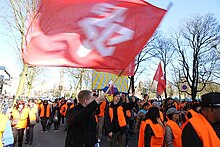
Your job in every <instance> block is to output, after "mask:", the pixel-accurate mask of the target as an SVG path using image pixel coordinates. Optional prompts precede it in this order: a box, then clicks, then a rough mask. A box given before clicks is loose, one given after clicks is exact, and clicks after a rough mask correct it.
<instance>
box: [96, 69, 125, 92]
mask: <svg viewBox="0 0 220 147" xmlns="http://www.w3.org/2000/svg"><path fill="white" fill-rule="evenodd" d="M116 78H117V75H115V74H110V73H105V72H97V71H94V70H93V73H92V89H99V90H103V89H104V88H105V87H106V85H108V83H109V81H111V80H112V81H115V79H116ZM114 84H115V86H116V87H117V89H118V91H119V92H127V91H128V77H127V76H121V77H119V79H118V80H117V81H116V82H115V83H114Z"/></svg>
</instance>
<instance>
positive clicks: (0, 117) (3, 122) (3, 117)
mask: <svg viewBox="0 0 220 147" xmlns="http://www.w3.org/2000/svg"><path fill="white" fill-rule="evenodd" d="M0 120H1V123H0V147H3V144H2V135H3V133H4V131H5V129H6V125H7V121H8V117H7V116H6V115H3V114H0Z"/></svg>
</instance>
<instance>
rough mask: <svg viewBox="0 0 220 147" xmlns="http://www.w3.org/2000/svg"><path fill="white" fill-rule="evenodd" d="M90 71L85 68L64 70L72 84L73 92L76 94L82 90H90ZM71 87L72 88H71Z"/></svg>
mask: <svg viewBox="0 0 220 147" xmlns="http://www.w3.org/2000/svg"><path fill="white" fill-rule="evenodd" d="M90 71H91V70H89V69H85V68H66V69H65V73H68V74H69V76H70V80H71V81H72V83H73V84H74V92H75V93H77V92H79V91H80V90H82V88H83V86H84V88H86V89H88V88H91V86H90V85H91V76H90V73H91V72H90ZM71 87H72V86H71Z"/></svg>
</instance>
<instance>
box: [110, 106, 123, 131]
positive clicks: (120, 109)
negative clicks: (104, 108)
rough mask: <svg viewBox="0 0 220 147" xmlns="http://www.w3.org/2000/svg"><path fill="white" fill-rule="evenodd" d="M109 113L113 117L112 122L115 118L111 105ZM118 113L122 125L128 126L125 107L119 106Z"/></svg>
mask: <svg viewBox="0 0 220 147" xmlns="http://www.w3.org/2000/svg"><path fill="white" fill-rule="evenodd" d="M109 115H110V118H111V122H112V120H113V108H111V107H109ZM117 115H118V123H119V126H120V127H124V126H126V120H125V116H124V111H123V107H122V106H119V107H118V108H117Z"/></svg>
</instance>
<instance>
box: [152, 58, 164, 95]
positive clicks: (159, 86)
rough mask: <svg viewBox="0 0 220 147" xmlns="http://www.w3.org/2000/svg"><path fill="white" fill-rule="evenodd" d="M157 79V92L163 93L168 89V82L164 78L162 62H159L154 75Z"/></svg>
mask: <svg viewBox="0 0 220 147" xmlns="http://www.w3.org/2000/svg"><path fill="white" fill-rule="evenodd" d="M153 80H155V81H157V82H158V83H157V93H158V94H159V95H161V94H162V93H163V92H164V90H165V89H166V82H165V79H164V74H163V70H162V66H161V62H160V63H159V65H158V67H157V70H156V73H155V75H154V79H153Z"/></svg>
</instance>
